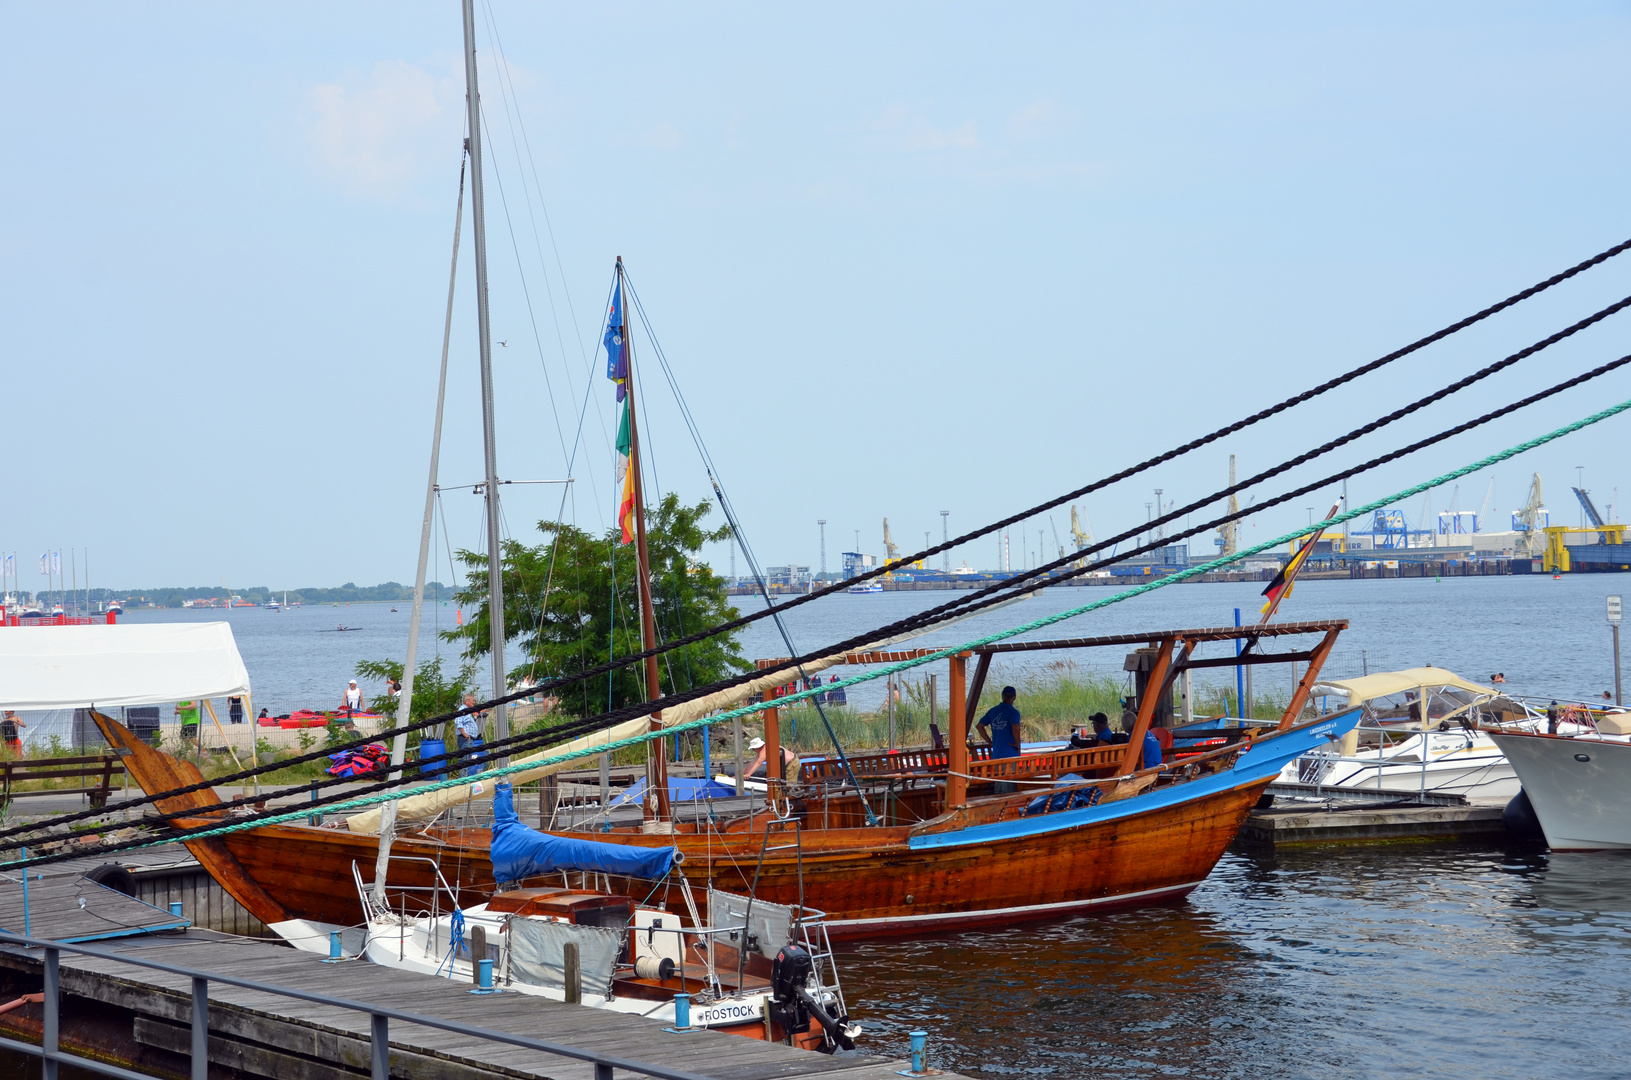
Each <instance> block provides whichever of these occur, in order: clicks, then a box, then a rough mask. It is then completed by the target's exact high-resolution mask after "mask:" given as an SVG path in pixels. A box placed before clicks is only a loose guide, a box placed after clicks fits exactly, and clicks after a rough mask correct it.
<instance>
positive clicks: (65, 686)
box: [0, 622, 249, 711]
mask: <svg viewBox="0 0 1631 1080" xmlns="http://www.w3.org/2000/svg"><path fill="white" fill-rule="evenodd" d="M248 693H249V672H248V670H247V669H246V668H245V667H244V661H243V657H241V656H239V655H238V644H237V642H236V641H234V640H233V639H232V627H231V626H230V625H228V624H227V623H224V622H211V623H191V624H177V623H142V624H137V625H125V626H31V627H6V628H4V629H0V708H4V709H16V710H19V711H22V710H29V709H76V708H85V707H87V706H91V705H95V706H96V707H97V708H99V709H104V710H105V709H113V708H118V707H120V706H126V705H159V704H166V703H169V702H173V701H187V700H197V699H199V698H224V697H240V696H245V695H247V694H248Z"/></svg>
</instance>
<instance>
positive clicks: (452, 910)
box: [270, 781, 861, 1052]
mask: <svg viewBox="0 0 1631 1080" xmlns="http://www.w3.org/2000/svg"><path fill="white" fill-rule="evenodd" d="M496 790H497V792H498V795H497V797H496V798H495V799H494V815H495V821H494V825H493V834H494V843H493V852H492V855H493V866H494V873H495V874H497V875H502V876H501V877H500V878H499V880H500V881H502V882H510V883H512V885H521V884H522V883H523V882H524V883H525V884H526V885H527V886H533V887H510V888H501V889H500V891H498V892H496V893H495V894H494V895H493V896H492V897H491V899H489V900H488V901H487V902H486V903H482V904H475V905H470V906H464V905H461V903H460V900H459V894H458V891H457V890H456V889H455V888H453V887H452V886H450V885H449V884H448V882H447V879H446V878H444V877H443V876H442V872H441V869H440V867H439V866H437V865H436V864H435V863H434V862H433V861H432V860H429V859H424V858H414V857H406V858H404V857H401V856H392V855H389V854H387V855H386V863H387V873H386V875H385V879H384V880H383V881H382V882H374V881H369V882H364V880H363V876H362V869H361V868H360V867H359V866H357V864H355V863H353V864H352V868H351V872H352V878H353V881H354V884H355V886H356V889H357V896H358V898H359V900H360V901H361V904H362V910H363V916H364V922H363V926H362V928H361V935H360V940H359V936H358V934H357V932H356V928H346V927H339V926H328V925H326V924H318V923H312V922H308V921H306V920H289V921H286V922H280V923H275V924H273V925H272V926H271V927H270V929H271V930H272V931H273V932H274V933H276V934H278V935H279V936H280V937H282V938H283V939H284V940H285V941H287V942H288V943H289V944H291V945H293V946H295V947H296V948H298V949H302V950H304V951H307V952H319V953H327V954H328V955H329V956H330V958H332V959H367V960H369V961H371V962H373V963H375V964H378V965H380V966H382V967H390V968H401V969H404V970H408V971H415V972H419V973H421V974H426V975H436V976H443V977H446V978H448V979H451V980H453V981H455V982H462V983H467V984H471V985H473V986H474V987H475V988H476V989H477V990H478V991H487V992H508V991H513V992H516V993H521V994H530V995H534V996H537V997H545V998H551V999H553V1000H556V1001H567V1000H571V999H573V998H576V999H577V1001H578V1002H579V1003H580V1004H582V1005H584V1006H586V1007H589V1008H597V1009H608V1010H610V1011H613V1012H624V1013H633V1014H635V1015H638V1016H644V1017H647V1018H649V1019H652V1020H656V1021H659V1022H661V1023H663V1024H665V1025H666V1026H668V1027H670V1028H676V1029H685V1030H690V1029H695V1028H711V1029H714V1030H719V1031H725V1032H729V1033H731V1034H737V1035H743V1036H746V1037H748V1038H756V1039H765V1040H776V1041H784V1042H787V1043H788V1044H790V1045H793V1046H798V1047H801V1048H804V1049H810V1050H824V1051H828V1052H831V1051H833V1050H837V1049H844V1050H849V1049H853V1048H854V1045H855V1039H856V1037H858V1036H859V1035H860V1034H861V1029H860V1028H859V1027H858V1026H857V1025H855V1024H852V1023H851V1022H850V1020H849V1015H848V1011H847V1010H846V1008H845V1006H844V997H843V990H842V988H841V987H840V985H839V982H838V974H837V969H836V966H835V964H834V961H833V952H832V947H831V945H830V944H829V942H828V938H827V930H826V921H825V920H826V916H825V915H824V913H822V912H819V911H816V910H814V909H811V908H793V907H788V906H784V905H779V904H772V903H768V902H766V901H763V900H756V899H750V898H748V897H743V896H737V895H735V894H733V893H727V892H723V891H721V890H717V889H713V888H710V889H709V890H708V894H707V903H708V914H709V918H710V920H711V922H710V923H704V922H703V920H702V919H701V918H700V917H699V915H698V912H697V906H696V904H695V902H694V901H693V899H692V894H691V889H690V886H689V884H688V883H686V882H685V879H684V875H683V873H681V872H680V870H679V859H680V857H679V855H678V853H677V852H676V851H675V849H673V848H653V849H645V848H642V849H631V848H629V847H627V846H625V845H616V844H602V843H597V842H594V841H588V840H576V839H566V838H563V837H557V836H550V835H547V834H543V833H539V832H538V831H537V830H535V829H530V828H528V827H527V826H525V825H522V824H521V823H520V821H519V819H518V818H517V817H516V814H515V810H514V804H513V801H512V799H513V795H512V793H511V791H510V785H509V784H508V783H506V782H502V781H501V782H500V783H499V784H498V785H497V786H496ZM404 862H406V863H413V864H416V865H414V866H413V867H411V868H410V867H404V866H402V864H403V863H404ZM392 865H395V866H398V867H400V868H401V869H403V870H411V871H413V873H412V874H408V875H398V876H399V877H402V876H412V877H417V878H418V879H419V880H421V881H425V880H428V881H429V882H430V883H429V884H428V885H426V884H418V885H405V884H400V883H393V882H392V881H391V874H390V873H389V867H390V866H392ZM369 869H370V870H373V869H374V868H373V867H372V866H370V868H369ZM427 870H428V874H427V873H426V871H427ZM670 874H678V875H679V878H680V884H681V889H680V892H681V894H682V895H683V896H684V898H685V906H686V908H687V911H686V913H685V915H686V916H688V917H682V916H681V915H680V914H678V913H675V912H671V911H666V910H664V909H663V908H661V907H647V906H645V905H643V904H638V903H636V902H635V901H634V900H633V899H632V898H631V897H629V896H626V895H621V894H618V893H615V892H613V891H611V880H612V878H613V877H620V878H621V877H627V876H633V877H635V878H640V879H648V880H658V881H660V880H662V879H664V878H666V877H668V876H669V875H670ZM574 877H575V878H576V886H575V887H574V886H573V882H572V879H573V878H574ZM540 881H542V882H548V883H549V887H536V885H537V883H539V882H540ZM555 881H559V882H560V885H559V887H555V886H554V884H553V883H554V882H555Z"/></svg>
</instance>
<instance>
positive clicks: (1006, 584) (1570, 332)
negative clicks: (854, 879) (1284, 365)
mask: <svg viewBox="0 0 1631 1080" xmlns="http://www.w3.org/2000/svg"><path fill="white" fill-rule="evenodd" d="M1627 307H1631V296H1627V297H1625V298H1624V299H1622V300H1619V301H1617V302H1615V303H1613V304H1610V305H1609V306H1608V307H1605V308H1603V309H1601V310H1599V311H1597V312H1594V313H1593V314H1591V315H1588V316H1587V317H1586V318H1584V319H1581V320H1579V321H1578V322H1576V323H1574V324H1573V325H1571V326H1568V327H1565V328H1564V329H1562V330H1559V331H1558V332H1556V333H1554V334H1551V335H1548V336H1547V337H1544V338H1542V339H1541V340H1539V341H1537V342H1535V343H1534V344H1532V345H1529V346H1528V347H1526V348H1523V349H1520V350H1518V351H1517V352H1515V353H1512V354H1511V355H1509V356H1506V357H1504V358H1503V359H1501V360H1497V361H1495V362H1494V363H1492V364H1488V365H1486V366H1484V367H1482V368H1480V369H1478V370H1477V371H1474V372H1473V373H1472V374H1470V375H1466V376H1464V377H1462V378H1460V379H1457V380H1456V381H1455V382H1452V383H1450V384H1448V385H1446V386H1444V387H1442V388H1440V389H1439V390H1435V391H1434V392H1433V393H1431V394H1428V395H1427V396H1425V397H1422V398H1418V399H1416V400H1415V401H1413V402H1411V403H1410V404H1408V405H1405V406H1402V407H1400V408H1398V409H1395V410H1393V411H1392V412H1390V413H1387V414H1386V415H1384V416H1381V417H1378V418H1377V419H1375V420H1372V421H1371V422H1370V423H1368V424H1364V425H1362V426H1360V427H1357V428H1355V429H1353V430H1352V431H1350V432H1348V433H1347V434H1346V435H1342V436H1339V437H1337V438H1335V439H1332V440H1330V441H1328V442H1326V443H1324V444H1323V445H1321V446H1317V447H1315V448H1314V449H1312V450H1308V451H1305V452H1303V453H1302V454H1299V455H1297V456H1296V457H1293V458H1290V459H1288V460H1286V461H1283V462H1281V463H1280V464H1278V465H1275V466H1273V467H1271V468H1268V469H1264V470H1263V471H1262V472H1259V473H1258V474H1256V475H1255V476H1250V477H1247V478H1246V479H1245V480H1242V481H1240V482H1239V483H1237V484H1232V485H1230V486H1229V487H1227V488H1224V489H1222V490H1221V491H1219V492H1216V493H1214V494H1211V495H1208V496H1206V497H1205V498H1203V499H1199V500H1196V501H1194V502H1191V503H1189V504H1188V505H1186V506H1182V507H1179V508H1177V509H1175V510H1169V511H1168V512H1166V513H1164V514H1162V513H1159V511H1158V516H1157V517H1155V518H1153V519H1151V520H1148V521H1145V522H1143V523H1142V524H1141V525H1139V526H1138V527H1137V528H1134V529H1128V530H1127V531H1125V532H1123V533H1121V534H1119V535H1117V536H1113V537H1109V538H1107V539H1105V540H1101V541H1099V542H1098V543H1097V544H1094V545H1092V546H1090V547H1086V548H1081V549H1078V550H1077V551H1075V552H1073V553H1071V554H1069V555H1065V556H1062V557H1060V558H1058V559H1054V560H1051V561H1049V562H1046V563H1042V564H1040V565H1038V566H1036V567H1033V568H1030V569H1027V570H1024V571H1021V572H1020V573H1019V574H1018V575H1016V576H1014V577H1011V578H1008V579H1007V580H1005V581H1002V582H999V583H996V584H993V585H990V586H987V587H986V588H984V589H977V590H975V591H974V592H972V593H969V594H968V595H967V596H963V597H959V598H957V599H954V600H951V601H948V602H947V603H945V604H942V605H939V606H938V607H935V608H931V609H929V611H926V612H923V613H922V616H929V615H934V614H939V613H940V612H944V611H950V610H952V609H954V608H956V607H959V606H963V605H967V604H969V603H972V602H973V601H975V600H977V599H979V598H981V597H984V596H988V595H990V594H992V593H993V592H997V591H999V590H1001V589H1005V588H1012V587H1014V586H1016V585H1017V584H1019V583H1020V582H1024V581H1029V580H1032V579H1034V578H1037V577H1041V576H1042V575H1044V574H1047V573H1049V572H1050V571H1053V570H1057V569H1059V568H1061V567H1063V566H1066V565H1068V564H1069V563H1072V562H1075V561H1077V559H1079V558H1080V557H1081V556H1082V555H1083V554H1084V553H1086V554H1094V553H1096V552H1099V551H1103V550H1104V549H1105V548H1106V547H1111V546H1112V545H1115V544H1118V543H1120V542H1121V541H1123V540H1129V539H1132V538H1134V537H1145V538H1148V536H1150V535H1151V534H1153V533H1154V532H1155V531H1156V529H1157V528H1158V527H1161V526H1165V525H1168V524H1171V523H1173V522H1175V521H1177V520H1178V519H1179V518H1181V517H1185V516H1187V515H1189V514H1190V513H1193V512H1194V511H1196V510H1199V509H1201V508H1202V507H1204V506H1208V505H1210V504H1211V503H1214V502H1216V501H1218V500H1219V499H1221V498H1225V497H1227V496H1229V495H1235V494H1238V493H1240V492H1242V491H1245V490H1246V489H1247V488H1249V487H1252V486H1255V485H1256V484H1259V483H1261V482H1262V481H1264V480H1267V479H1269V478H1271V477H1274V476H1278V475H1280V474H1281V473H1284V472H1287V471H1289V470H1291V469H1293V468H1295V467H1297V466H1299V465H1303V464H1306V463H1308V462H1309V461H1312V460H1313V459H1315V458H1317V457H1320V456H1322V455H1324V454H1327V453H1329V452H1331V451H1332V450H1335V449H1338V448H1339V447H1341V446H1343V445H1345V444H1347V443H1349V442H1353V441H1354V440H1356V439H1359V438H1361V437H1363V436H1365V435H1369V434H1372V433H1373V432H1376V431H1378V430H1380V429H1381V428H1384V427H1386V426H1387V425H1389V424H1392V423H1395V422H1397V421H1399V420H1402V419H1403V418H1405V417H1407V416H1409V415H1411V414H1412V413H1415V412H1418V411H1420V410H1421V409H1424V408H1426V407H1427V406H1429V405H1432V404H1434V403H1436V402H1438V401H1441V400H1443V399H1444V398H1447V397H1449V396H1450V395H1452V394H1455V393H1458V392H1460V391H1462V390H1465V389H1466V388H1467V387H1469V386H1472V385H1473V384H1474V383H1478V382H1481V381H1483V380H1484V379H1487V378H1489V377H1490V376H1492V375H1494V374H1496V373H1497V372H1500V371H1504V370H1505V369H1507V368H1509V367H1511V366H1512V365H1514V364H1516V363H1518V362H1519V361H1521V360H1525V359H1527V358H1528V357H1530V356H1533V355H1535V354H1536V353H1538V352H1540V351H1542V350H1544V349H1547V348H1550V347H1551V346H1553V345H1556V344H1557V343H1558V342H1560V341H1563V340H1564V339H1566V338H1569V337H1573V336H1574V335H1575V334H1577V333H1579V332H1580V331H1582V330H1584V329H1586V328H1587V327H1590V326H1593V325H1595V324H1597V323H1599V322H1601V321H1603V320H1604V319H1606V318H1608V317H1609V316H1610V315H1613V314H1615V313H1617V312H1619V311H1622V310H1624V309H1625V308H1627ZM1160 546H1162V545H1160V544H1158V543H1157V544H1146V545H1145V546H1144V547H1143V548H1141V549H1140V550H1144V551H1147V550H1153V549H1154V548H1155V547H1160Z"/></svg>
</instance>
